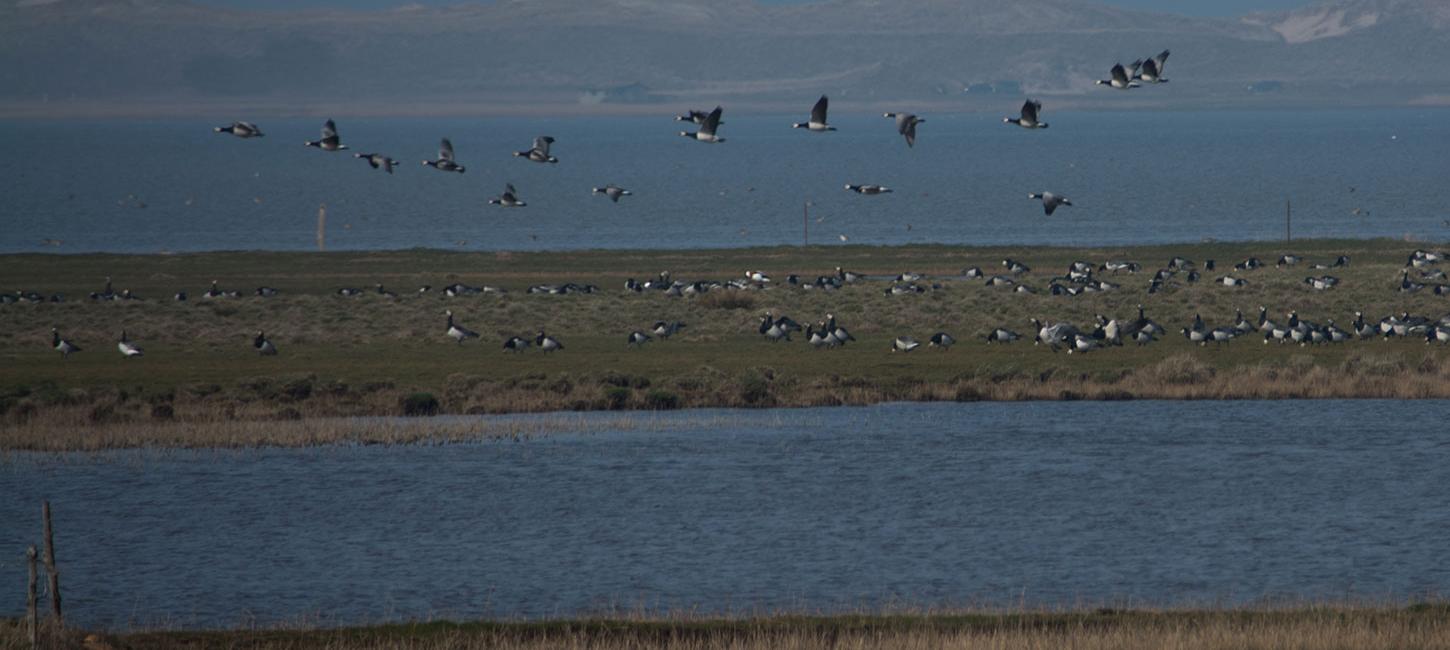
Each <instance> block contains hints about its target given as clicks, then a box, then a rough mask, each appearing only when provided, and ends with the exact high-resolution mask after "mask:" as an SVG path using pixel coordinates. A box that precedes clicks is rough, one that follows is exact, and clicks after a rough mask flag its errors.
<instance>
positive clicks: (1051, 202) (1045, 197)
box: [1027, 192, 1072, 216]
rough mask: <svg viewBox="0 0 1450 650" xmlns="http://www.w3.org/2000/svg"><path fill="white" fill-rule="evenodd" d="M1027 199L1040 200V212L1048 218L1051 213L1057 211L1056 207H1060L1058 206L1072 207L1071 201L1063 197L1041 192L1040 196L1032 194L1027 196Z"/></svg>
mask: <svg viewBox="0 0 1450 650" xmlns="http://www.w3.org/2000/svg"><path fill="white" fill-rule="evenodd" d="M1027 198H1029V199H1039V200H1041V201H1042V211H1043V212H1045V213H1047V214H1048V216H1051V215H1052V213H1053V212H1056V211H1057V206H1060V205H1067V206H1071V205H1072V201H1069V200H1067V197H1065V196H1058V195H1056V194H1053V193H1052V192H1042V193H1041V194H1038V193H1032V194H1028V195H1027Z"/></svg>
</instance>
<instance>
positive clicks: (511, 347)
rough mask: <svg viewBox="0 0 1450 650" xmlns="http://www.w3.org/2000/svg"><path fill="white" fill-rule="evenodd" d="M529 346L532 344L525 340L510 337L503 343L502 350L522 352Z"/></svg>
mask: <svg viewBox="0 0 1450 650" xmlns="http://www.w3.org/2000/svg"><path fill="white" fill-rule="evenodd" d="M530 345H533V343H532V342H531V341H529V340H528V339H526V338H522V337H518V336H510V337H509V338H508V340H507V341H504V342H503V349H504V350H507V351H509V352H523V351H524V350H527V349H529V346H530Z"/></svg>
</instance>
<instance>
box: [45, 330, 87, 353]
mask: <svg viewBox="0 0 1450 650" xmlns="http://www.w3.org/2000/svg"><path fill="white" fill-rule="evenodd" d="M50 347H53V348H55V351H56V352H59V353H60V356H61V358H62V359H69V358H70V355H71V353H72V352H80V351H81V347H80V346H78V345H76V344H74V343H71V342H70V339H63V338H61V337H60V330H58V329H56V328H54V327H52V328H50Z"/></svg>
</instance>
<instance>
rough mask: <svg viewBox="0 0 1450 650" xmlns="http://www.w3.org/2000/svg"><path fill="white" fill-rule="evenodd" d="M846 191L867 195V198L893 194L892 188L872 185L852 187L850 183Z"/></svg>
mask: <svg viewBox="0 0 1450 650" xmlns="http://www.w3.org/2000/svg"><path fill="white" fill-rule="evenodd" d="M846 189H848V190H851V191H852V192H855V193H857V194H865V195H867V196H875V195H877V194H887V193H889V192H891V188H889V187H885V186H882V185H871V184H866V185H851V184H850V183H847V184H846Z"/></svg>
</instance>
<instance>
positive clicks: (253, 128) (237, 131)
mask: <svg viewBox="0 0 1450 650" xmlns="http://www.w3.org/2000/svg"><path fill="white" fill-rule="evenodd" d="M212 130H213V131H216V132H217V133H230V134H232V135H234V136H237V137H238V138H242V139H243V140H245V139H247V138H260V137H263V136H265V135H267V134H265V133H262V130H261V129H259V128H257V125H255V124H252V123H251V122H232V123H231V124H229V125H227V126H219V127H216V128H215V129H212Z"/></svg>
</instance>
